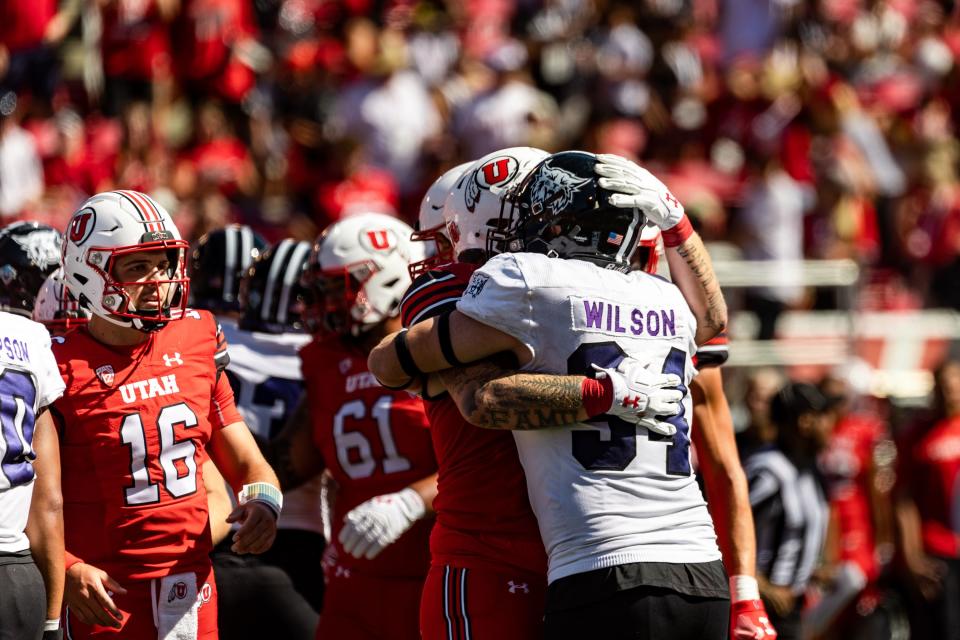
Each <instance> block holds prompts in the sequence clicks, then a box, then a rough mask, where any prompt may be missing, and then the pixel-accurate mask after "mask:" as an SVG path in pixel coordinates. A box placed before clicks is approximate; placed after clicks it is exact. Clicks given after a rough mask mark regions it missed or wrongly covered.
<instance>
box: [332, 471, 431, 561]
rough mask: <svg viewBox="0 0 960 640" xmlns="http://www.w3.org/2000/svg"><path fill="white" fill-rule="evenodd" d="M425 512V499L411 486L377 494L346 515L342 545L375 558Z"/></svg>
mask: <svg viewBox="0 0 960 640" xmlns="http://www.w3.org/2000/svg"><path fill="white" fill-rule="evenodd" d="M426 512H427V507H426V505H425V504H424V502H423V498H421V497H420V494H419V493H417V492H416V491H414V490H413V489H411V488H409V487H407V488H406V489H404V490H403V491H399V492H397V493H388V494H384V495H382V496H375V497H373V498H370V499H369V500H367V501H366V502H364V503H362V504H359V505H357V506H356V507H354V508H353V509H351V510H350V513H348V514H347V515H346V516H344V518H343V528H342V529H340V536H339V539H340V544H341V546H342V547H343V550H344V551H346V552H347V553H349V554H350V555H352V556H353V557H355V558H366V559H368V560H369V559H371V558H375V557H377V555H378V554H379V553H380V552H381V551H383V550H384V548H385V547H387V546H388V545H390V544H392V543H393V542H394V541H396V539H397V538H399V537H400V536H401V535H403V533H404V532H405V531H406V530H407V529H409V528H410V527H411V526H413V523H414V522H416V521H417V520H419V519H420V518H422V517H423V516H424V515H426Z"/></svg>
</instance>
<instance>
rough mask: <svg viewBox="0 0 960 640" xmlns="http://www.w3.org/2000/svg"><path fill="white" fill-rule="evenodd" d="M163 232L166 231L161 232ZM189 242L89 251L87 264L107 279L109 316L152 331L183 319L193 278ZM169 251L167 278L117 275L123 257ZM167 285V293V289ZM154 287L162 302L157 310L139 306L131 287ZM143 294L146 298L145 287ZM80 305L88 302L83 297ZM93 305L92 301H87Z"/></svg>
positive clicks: (105, 298) (151, 242) (103, 298)
mask: <svg viewBox="0 0 960 640" xmlns="http://www.w3.org/2000/svg"><path fill="white" fill-rule="evenodd" d="M159 233H163V232H159ZM188 248H189V245H188V244H187V242H186V241H185V240H175V239H172V238H171V239H159V240H149V241H146V242H143V243H141V244H136V245H132V246H127V247H91V248H90V249H89V250H88V251H87V254H86V263H87V265H88V266H90V268H92V269H93V270H94V271H96V272H97V273H99V274H100V276H101V277H102V278H103V281H104V288H103V294H102V296H101V304H102V306H103V309H104V310H105V311H107V312H108V315H105V316H103V317H104V318H105V319H107V320H109V321H110V322H113V323H114V324H118V325H121V326H130V327H132V328H134V329H137V330H139V331H143V332H145V333H149V332H152V331H157V330H158V329H161V328H163V327H164V326H165V325H166V324H167V322H169V321H170V320H173V319H176V318H180V317H182V316H183V313H184V312H185V311H186V309H187V298H188V295H189V290H190V279H189V278H188V277H186V275H185V274H186V253H187V249H188ZM156 251H165V252H166V258H167V261H168V266H167V268H166V270H165V275H166V278H162V279H157V278H152V279H149V280H145V281H136V280H134V281H123V280H118V279H117V278H116V277H115V276H114V269H115V268H116V266H117V260H118V258H121V257H123V256H127V255H131V254H135V253H144V252H156ZM164 286H166V292H164V290H163V289H164ZM133 287H141V288H143V287H148V288H149V287H153V288H155V296H154V297H155V298H156V300H157V301H158V304H157V308H156V309H137V307H136V305H135V303H134V302H133V300H132V299H131V297H130V293H129V292H128V291H127V289H128V288H133ZM139 297H141V298H142V297H144V292H143V289H141V293H140V296H139ZM80 304H81V305H83V304H84V299H83V297H82V296H81V299H80ZM87 304H89V302H87Z"/></svg>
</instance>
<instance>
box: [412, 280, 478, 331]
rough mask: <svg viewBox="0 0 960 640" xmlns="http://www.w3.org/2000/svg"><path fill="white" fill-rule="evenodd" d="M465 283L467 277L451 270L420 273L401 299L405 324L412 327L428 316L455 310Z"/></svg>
mask: <svg viewBox="0 0 960 640" xmlns="http://www.w3.org/2000/svg"><path fill="white" fill-rule="evenodd" d="M465 285H466V280H465V279H463V278H459V277H457V274H455V273H453V272H450V271H440V270H435V271H428V272H426V273H424V274H422V275H420V276H419V277H418V278H417V279H416V280H414V281H413V284H411V285H410V288H409V289H408V290H407V293H406V294H404V296H403V300H401V301H400V320H401V321H402V322H403V326H404V327H412V326H413V325H415V324H417V323H418V322H420V321H422V320H426V319H427V318H432V317H434V316H439V315H442V314H444V313H449V312H451V311H453V310H454V309H455V308H456V307H457V301H458V300H459V299H460V294H461V293H463V289H464V287H465Z"/></svg>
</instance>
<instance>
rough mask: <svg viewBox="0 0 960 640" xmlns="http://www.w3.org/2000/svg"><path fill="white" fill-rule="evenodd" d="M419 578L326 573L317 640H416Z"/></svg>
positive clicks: (333, 571) (336, 572) (420, 584)
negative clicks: (325, 585) (347, 639)
mask: <svg viewBox="0 0 960 640" xmlns="http://www.w3.org/2000/svg"><path fill="white" fill-rule="evenodd" d="M422 591H423V580H422V579H404V578H374V577H371V576H363V575H358V574H356V573H351V572H350V571H348V570H345V569H341V570H340V571H337V569H333V570H332V571H329V572H328V574H327V587H326V591H325V592H324V595H323V611H322V612H321V614H320V624H319V625H318V626H317V635H316V638H317V640H340V639H342V638H343V639H345V638H350V640H419V639H420V633H419V630H418V627H417V611H418V610H419V608H420V593H421V592H422Z"/></svg>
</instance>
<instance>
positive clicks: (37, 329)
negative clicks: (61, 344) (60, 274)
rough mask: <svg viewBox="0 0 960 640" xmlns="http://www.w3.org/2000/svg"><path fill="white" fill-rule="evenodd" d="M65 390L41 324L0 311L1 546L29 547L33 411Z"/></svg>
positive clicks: (10, 548)
mask: <svg viewBox="0 0 960 640" xmlns="http://www.w3.org/2000/svg"><path fill="white" fill-rule="evenodd" d="M61 395H63V379H62V378H61V377H60V372H59V371H58V370H57V362H56V360H54V358H53V352H52V351H51V350H50V334H49V333H47V329H46V327H44V326H43V325H42V324H38V323H36V322H33V321H32V320H27V319H26V318H24V317H21V316H17V315H13V314H11V313H6V312H3V311H0V434H2V436H3V437H2V438H0V552H4V553H14V552H17V551H24V550H26V549H29V548H30V542H29V541H28V540H27V537H26V536H25V535H24V534H23V529H24V527H26V525H27V515H28V514H29V513H30V499H31V497H32V496H33V479H34V475H35V474H34V471H33V461H34V460H35V459H36V457H37V456H36V453H34V451H33V428H34V420H35V418H36V415H37V413H38V412H39V411H40V409H42V408H43V407H46V406H48V405H50V404H52V403H53V401H54V400H56V399H57V398H59V397H60V396H61Z"/></svg>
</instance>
